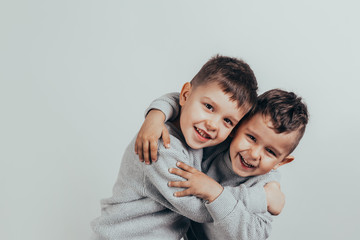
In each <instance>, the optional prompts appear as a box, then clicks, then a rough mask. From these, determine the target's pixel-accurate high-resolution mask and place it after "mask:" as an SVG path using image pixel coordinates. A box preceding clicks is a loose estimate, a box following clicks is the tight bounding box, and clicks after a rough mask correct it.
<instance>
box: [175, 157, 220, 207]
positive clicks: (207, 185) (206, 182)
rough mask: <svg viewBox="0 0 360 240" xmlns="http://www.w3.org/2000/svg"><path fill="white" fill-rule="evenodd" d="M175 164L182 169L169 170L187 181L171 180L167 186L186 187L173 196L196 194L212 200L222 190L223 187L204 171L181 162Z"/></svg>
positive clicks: (209, 200)
mask: <svg viewBox="0 0 360 240" xmlns="http://www.w3.org/2000/svg"><path fill="white" fill-rule="evenodd" d="M176 165H177V166H178V167H179V168H181V169H183V170H181V169H178V168H170V169H169V172H170V173H172V174H175V175H178V176H180V177H183V178H185V179H187V181H171V182H169V183H168V185H169V187H180V188H186V189H185V190H183V191H181V192H176V193H174V196H175V197H184V196H196V197H199V198H202V199H204V200H206V201H208V202H212V201H214V200H215V199H216V198H217V197H218V196H219V195H220V194H221V193H222V191H223V189H224V188H223V187H222V186H221V185H220V184H219V183H218V182H216V181H215V180H214V179H212V178H211V177H209V176H207V175H206V174H205V173H203V172H200V171H199V170H197V169H196V168H193V167H190V166H189V165H187V164H185V163H183V162H177V163H176Z"/></svg>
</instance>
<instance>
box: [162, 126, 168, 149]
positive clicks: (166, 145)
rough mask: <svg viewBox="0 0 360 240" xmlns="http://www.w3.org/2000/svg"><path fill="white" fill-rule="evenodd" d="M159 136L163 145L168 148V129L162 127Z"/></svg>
mask: <svg viewBox="0 0 360 240" xmlns="http://www.w3.org/2000/svg"><path fill="white" fill-rule="evenodd" d="M161 136H162V139H163V141H164V147H165V148H170V135H169V131H168V130H167V128H166V127H164V128H163V130H162V133H161Z"/></svg>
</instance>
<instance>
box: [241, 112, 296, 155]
mask: <svg viewBox="0 0 360 240" xmlns="http://www.w3.org/2000/svg"><path fill="white" fill-rule="evenodd" d="M238 131H242V132H247V133H249V134H252V135H254V137H255V138H256V140H257V141H258V142H259V143H260V144H263V145H265V146H266V147H273V148H275V149H277V150H278V151H279V152H280V153H282V154H289V151H290V149H291V148H292V146H293V144H294V142H295V141H296V138H297V134H298V133H297V131H292V132H283V133H278V132H276V129H275V128H274V125H273V123H272V121H271V118H270V116H264V115H262V114H261V113H257V114H255V115H254V116H253V117H251V118H250V119H248V120H247V121H246V122H244V123H243V124H241V125H240V126H239V129H238ZM236 135H237V134H236ZM236 135H235V137H236Z"/></svg>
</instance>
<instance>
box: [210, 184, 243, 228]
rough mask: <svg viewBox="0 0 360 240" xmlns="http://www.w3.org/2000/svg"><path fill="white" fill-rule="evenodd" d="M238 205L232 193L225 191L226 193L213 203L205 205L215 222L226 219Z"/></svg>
mask: <svg viewBox="0 0 360 240" xmlns="http://www.w3.org/2000/svg"><path fill="white" fill-rule="evenodd" d="M236 204H237V201H236V199H235V198H234V196H233V195H232V193H231V192H230V191H229V190H227V189H224V191H223V192H222V193H221V194H220V195H219V196H218V197H217V198H216V199H215V200H214V201H213V202H211V203H205V206H206V208H207V209H208V211H209V213H210V215H211V217H212V218H213V219H214V222H217V221H220V220H222V219H223V218H225V217H226V216H227V215H228V214H229V213H231V211H233V209H234V208H235V206H236Z"/></svg>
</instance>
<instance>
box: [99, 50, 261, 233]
mask: <svg viewBox="0 0 360 240" xmlns="http://www.w3.org/2000/svg"><path fill="white" fill-rule="evenodd" d="M256 90H257V82H256V79H255V76H254V74H253V72H252V70H251V69H250V67H249V66H248V65H247V64H246V63H245V62H243V61H241V60H238V59H235V58H229V57H221V56H216V57H214V58H212V59H210V60H209V62H208V63H206V64H205V65H204V67H203V68H202V69H201V70H200V71H199V73H198V74H197V75H196V76H195V78H194V79H193V81H192V83H185V84H184V86H183V88H182V90H181V93H180V96H179V104H180V106H181V111H180V114H177V113H174V112H172V109H171V108H168V109H167V110H169V111H170V112H171V113H172V114H174V115H176V116H177V117H176V118H175V119H172V121H171V122H169V123H167V129H168V131H169V133H170V139H171V148H170V149H166V148H165V147H163V146H162V145H160V146H159V149H158V155H159V161H157V162H155V163H153V164H151V165H145V164H141V163H140V162H139V161H136V159H137V155H136V154H135V152H134V151H133V146H134V144H135V138H134V139H133V141H132V142H131V143H130V144H129V146H128V148H127V149H126V152H125V154H124V156H123V159H122V162H121V167H120V172H119V175H118V179H117V182H116V183H115V186H114V188H113V196H112V197H111V198H108V199H105V200H103V201H102V216H100V217H99V218H97V219H95V220H94V221H93V222H92V228H93V230H94V233H95V235H96V236H94V237H95V238H96V239H180V238H181V237H183V236H184V235H185V234H186V231H187V229H188V227H189V225H190V221H189V219H191V220H194V221H197V222H210V221H212V218H211V216H210V214H209V212H208V211H207V209H206V207H205V205H204V204H203V201H202V200H201V199H199V198H196V197H187V198H186V199H184V198H176V197H174V196H173V194H174V192H175V191H176V189H172V188H169V187H168V185H167V183H168V182H169V181H178V180H181V179H182V178H180V177H178V176H176V175H173V174H171V173H169V171H168V169H169V168H170V167H173V166H175V164H176V162H178V161H182V162H184V163H186V164H187V165H189V166H192V167H195V168H197V169H200V168H201V166H200V165H201V160H202V153H203V152H202V148H204V147H211V146H215V145H217V144H219V143H221V142H223V141H224V140H225V139H226V138H227V137H228V135H229V134H230V132H231V131H232V130H233V128H234V127H235V126H236V125H237V123H238V122H239V121H240V120H241V119H242V117H243V116H244V115H245V114H246V113H247V112H248V111H249V109H250V108H251V106H253V105H254V104H255V103H256V96H257V94H256ZM141 147H144V145H142V146H141Z"/></svg>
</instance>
